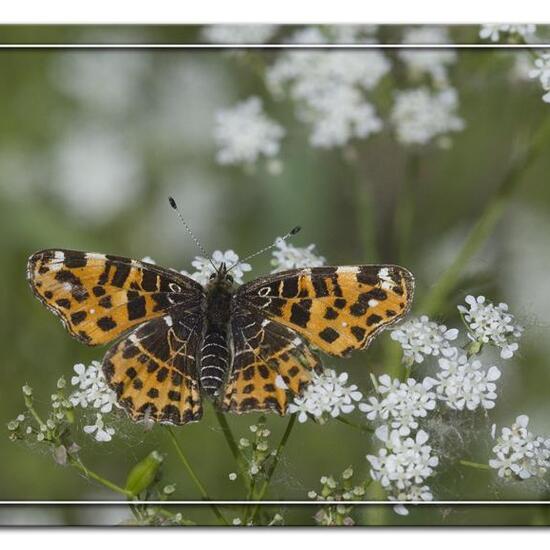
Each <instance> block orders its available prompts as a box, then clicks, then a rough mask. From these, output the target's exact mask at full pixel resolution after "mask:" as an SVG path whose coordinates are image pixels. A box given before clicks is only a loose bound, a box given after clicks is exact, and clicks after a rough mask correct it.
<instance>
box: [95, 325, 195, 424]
mask: <svg viewBox="0 0 550 550" xmlns="http://www.w3.org/2000/svg"><path fill="white" fill-rule="evenodd" d="M197 341H198V337H197V330H195V327H186V326H183V325H181V324H178V325H174V324H173V322H172V321H171V320H170V318H167V319H165V318H161V319H154V320H153V321H149V322H147V323H145V324H144V325H143V326H141V327H139V328H138V329H137V330H135V331H134V332H133V333H131V334H130V335H129V336H128V337H126V338H124V339H123V340H121V341H120V342H119V343H118V344H117V345H116V346H114V347H112V348H111V349H110V350H109V351H108V352H107V355H106V356H105V359H104V360H103V372H104V374H105V377H106V379H107V382H108V384H109V386H110V387H111V389H113V390H114V391H115V392H116V394H117V398H118V402H119V404H120V405H121V406H122V407H123V408H124V409H125V410H126V411H127V412H128V414H129V415H130V416H131V418H132V419H133V420H135V421H137V420H144V419H150V420H151V421H155V422H164V423H170V424H186V423H187V422H193V421H196V420H199V419H200V418H201V417H202V406H201V398H200V393H199V384H198V379H197V376H196V372H195V369H196V366H195V355H196V348H197Z"/></svg>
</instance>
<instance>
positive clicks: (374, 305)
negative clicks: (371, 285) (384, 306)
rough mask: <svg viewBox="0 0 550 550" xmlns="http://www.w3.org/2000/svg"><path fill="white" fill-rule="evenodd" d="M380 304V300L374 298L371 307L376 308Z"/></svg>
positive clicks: (371, 300)
mask: <svg viewBox="0 0 550 550" xmlns="http://www.w3.org/2000/svg"><path fill="white" fill-rule="evenodd" d="M379 303H380V302H379V301H378V300H375V299H374V298H371V299H370V300H369V307H376V306H377V305H378V304H379Z"/></svg>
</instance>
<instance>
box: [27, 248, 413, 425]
mask: <svg viewBox="0 0 550 550" xmlns="http://www.w3.org/2000/svg"><path fill="white" fill-rule="evenodd" d="M27 278H28V280H29V283H30V286H31V289H32V291H33V292H34V294H35V295H36V297H37V298H38V299H39V300H40V301H41V302H42V303H43V304H44V305H45V306H46V307H47V308H48V309H49V310H50V311H51V312H53V313H54V314H55V315H57V316H58V317H59V318H60V319H61V321H62V323H63V325H64V326H65V328H66V329H67V330H68V331H69V333H70V334H71V335H72V336H73V337H74V338H76V339H77V340H79V341H80V342H83V343H85V344H88V345H90V346H97V345H102V344H107V343H111V342H114V343H113V345H112V346H111V347H110V349H109V350H108V351H107V353H106V355H105V357H104V359H103V363H102V369H103V373H104V375H105V378H106V380H107V382H108V385H109V387H110V388H111V389H112V390H113V391H114V392H115V393H116V396H117V401H118V404H119V405H120V406H121V407H122V408H124V409H125V410H126V411H127V412H128V414H129V415H130V417H131V418H132V419H133V420H135V421H139V420H144V419H149V420H151V421H156V422H161V423H170V424H177V425H180V424H185V423H187V422H192V421H197V420H199V419H200V418H201V417H202V413H203V408H202V404H201V402H202V398H203V397H204V396H208V397H210V398H212V399H213V400H214V402H215V404H216V405H217V407H218V408H219V409H220V410H222V411H229V412H234V413H244V412H249V411H273V412H276V413H279V414H285V412H286V409H287V403H288V400H289V398H291V397H292V396H296V395H300V394H301V393H302V392H303V390H304V388H305V387H306V386H307V385H308V384H309V383H310V382H311V380H312V377H313V373H314V372H320V371H321V369H322V366H321V362H320V359H319V356H318V353H317V352H318V351H319V350H320V351H322V352H325V353H327V354H329V355H332V356H335V357H345V356H348V355H349V354H350V353H351V352H352V351H354V350H359V349H364V348H366V347H367V346H368V345H369V343H370V342H371V341H372V339H373V338H374V337H375V335H376V334H378V333H379V332H380V331H381V330H382V329H383V328H385V327H388V326H390V325H391V324H393V323H395V322H396V321H398V320H399V319H400V318H401V317H403V316H404V315H405V314H406V313H407V311H408V310H409V307H410V305H411V302H412V298H413V291H414V278H413V276H412V274H411V273H410V272H409V271H408V270H407V269H405V268H402V267H399V266H395V265H358V266H336V267H312V268H302V269H291V270H288V271H283V272H279V273H275V274H272V275H268V276H265V277H260V278H258V279H255V280H253V281H250V282H248V283H245V284H243V285H241V286H239V287H236V286H235V284H234V281H233V277H232V275H231V266H230V267H228V266H227V265H225V264H223V263H222V264H221V265H220V266H218V267H216V271H215V272H214V273H212V275H211V276H210V280H209V281H208V283H207V284H206V285H204V286H203V285H201V284H199V283H198V282H196V281H195V280H193V279H191V278H190V277H187V276H184V275H182V274H180V273H179V272H177V271H175V270H171V269H166V268H163V267H159V266H157V265H154V264H150V263H147V262H144V261H138V260H133V259H130V258H124V257H119V256H111V255H105V254H97V253H91V252H78V251H73V250H54V249H50V250H42V251H40V252H37V253H36V254H34V255H32V256H31V257H30V258H29V261H28V270H27Z"/></svg>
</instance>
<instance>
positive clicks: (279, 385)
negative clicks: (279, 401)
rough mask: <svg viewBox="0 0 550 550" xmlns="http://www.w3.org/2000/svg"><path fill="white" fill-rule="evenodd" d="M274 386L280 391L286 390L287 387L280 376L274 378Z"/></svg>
mask: <svg viewBox="0 0 550 550" xmlns="http://www.w3.org/2000/svg"><path fill="white" fill-rule="evenodd" d="M275 386H276V387H277V388H279V389H280V390H286V389H288V386H287V385H286V384H285V381H284V380H283V377H282V376H281V375H280V374H278V375H277V377H276V378H275Z"/></svg>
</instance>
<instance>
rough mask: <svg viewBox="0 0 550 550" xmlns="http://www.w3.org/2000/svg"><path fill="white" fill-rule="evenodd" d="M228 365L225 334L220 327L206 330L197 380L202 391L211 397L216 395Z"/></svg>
mask: <svg viewBox="0 0 550 550" xmlns="http://www.w3.org/2000/svg"><path fill="white" fill-rule="evenodd" d="M228 365H229V349H228V346H227V332H226V331H225V330H224V329H222V328H220V327H210V329H209V330H207V332H206V334H205V336H204V340H203V345H202V348H201V362H200V367H199V378H200V384H201V387H202V389H203V390H204V391H205V392H206V393H207V394H208V395H210V396H211V397H214V396H216V395H218V392H219V389H220V388H221V386H222V385H223V383H224V381H225V378H226V374H227V369H228Z"/></svg>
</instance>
